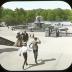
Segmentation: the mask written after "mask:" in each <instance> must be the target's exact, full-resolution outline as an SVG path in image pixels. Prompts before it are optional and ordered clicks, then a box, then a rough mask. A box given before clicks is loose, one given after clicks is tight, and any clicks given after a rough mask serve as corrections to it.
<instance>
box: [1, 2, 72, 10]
mask: <svg viewBox="0 0 72 72" xmlns="http://www.w3.org/2000/svg"><path fill="white" fill-rule="evenodd" d="M2 7H4V8H9V9H12V10H15V9H16V8H23V9H25V10H32V9H39V8H41V9H56V8H61V9H70V10H71V7H70V5H69V4H68V3H66V2H64V1H11V2H6V3H4V4H3V5H2Z"/></svg>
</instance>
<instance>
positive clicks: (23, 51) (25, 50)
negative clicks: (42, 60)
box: [18, 46, 32, 55]
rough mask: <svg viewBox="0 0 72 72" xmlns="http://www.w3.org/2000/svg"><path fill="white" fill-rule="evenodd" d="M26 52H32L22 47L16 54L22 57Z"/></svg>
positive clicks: (26, 47)
mask: <svg viewBox="0 0 72 72" xmlns="http://www.w3.org/2000/svg"><path fill="white" fill-rule="evenodd" d="M27 51H32V50H31V49H30V48H29V47H28V46H23V47H22V48H20V49H19V50H18V54H19V55H20V54H21V55H23V53H25V52H27Z"/></svg>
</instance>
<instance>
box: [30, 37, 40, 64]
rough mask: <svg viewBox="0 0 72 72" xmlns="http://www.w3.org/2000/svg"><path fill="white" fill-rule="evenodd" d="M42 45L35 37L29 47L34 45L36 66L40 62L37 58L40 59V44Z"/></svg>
mask: <svg viewBox="0 0 72 72" xmlns="http://www.w3.org/2000/svg"><path fill="white" fill-rule="evenodd" d="M40 43H41V41H40V40H39V39H38V38H37V37H34V40H33V41H32V42H31V43H30V45H29V47H30V46H31V45H32V48H33V53H34V59H35V63H36V64H38V62H37V57H38V44H40Z"/></svg>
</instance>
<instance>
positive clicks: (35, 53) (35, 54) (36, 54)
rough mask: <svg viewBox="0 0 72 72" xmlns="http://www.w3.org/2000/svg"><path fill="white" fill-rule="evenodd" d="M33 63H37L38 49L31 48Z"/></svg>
mask: <svg viewBox="0 0 72 72" xmlns="http://www.w3.org/2000/svg"><path fill="white" fill-rule="evenodd" d="M33 53H34V58H35V63H36V64H37V56H38V50H33Z"/></svg>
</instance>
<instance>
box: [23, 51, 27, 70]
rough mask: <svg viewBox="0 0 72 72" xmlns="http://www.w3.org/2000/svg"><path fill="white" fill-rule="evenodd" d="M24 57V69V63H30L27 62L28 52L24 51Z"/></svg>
mask: <svg viewBox="0 0 72 72" xmlns="http://www.w3.org/2000/svg"><path fill="white" fill-rule="evenodd" d="M23 57H24V59H25V60H24V63H23V69H24V65H25V64H26V65H28V64H27V52H26V53H23Z"/></svg>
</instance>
